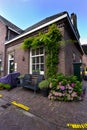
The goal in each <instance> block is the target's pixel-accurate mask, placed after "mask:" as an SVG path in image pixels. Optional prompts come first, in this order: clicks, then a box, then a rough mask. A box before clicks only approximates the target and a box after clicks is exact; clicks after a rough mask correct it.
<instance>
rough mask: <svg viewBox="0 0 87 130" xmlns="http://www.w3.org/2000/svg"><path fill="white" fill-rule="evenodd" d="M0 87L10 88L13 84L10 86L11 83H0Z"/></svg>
mask: <svg viewBox="0 0 87 130" xmlns="http://www.w3.org/2000/svg"><path fill="white" fill-rule="evenodd" d="M0 88H5V89H10V88H11V86H10V84H4V83H0Z"/></svg>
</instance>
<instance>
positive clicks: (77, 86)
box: [48, 74, 82, 101]
mask: <svg viewBox="0 0 87 130" xmlns="http://www.w3.org/2000/svg"><path fill="white" fill-rule="evenodd" d="M50 89H51V91H50V93H49V96H48V98H49V99H51V100H61V101H73V100H78V99H79V98H80V96H81V93H82V84H81V83H80V82H79V81H77V77H76V76H64V75H63V74H57V75H56V77H55V79H53V78H51V79H50Z"/></svg>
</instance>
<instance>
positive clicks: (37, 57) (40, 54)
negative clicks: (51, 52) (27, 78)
mask: <svg viewBox="0 0 87 130" xmlns="http://www.w3.org/2000/svg"><path fill="white" fill-rule="evenodd" d="M35 70H37V71H40V73H41V74H44V48H43V47H40V48H36V49H31V51H30V73H32V72H33V71H35Z"/></svg>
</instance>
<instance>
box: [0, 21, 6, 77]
mask: <svg viewBox="0 0 87 130" xmlns="http://www.w3.org/2000/svg"><path fill="white" fill-rule="evenodd" d="M5 38H6V26H5V25H4V24H3V23H2V22H0V57H1V60H2V69H3V70H4V54H5V53H4V51H5V50H4V49H5V48H4V42H5ZM0 74H1V76H3V72H1V73H0Z"/></svg>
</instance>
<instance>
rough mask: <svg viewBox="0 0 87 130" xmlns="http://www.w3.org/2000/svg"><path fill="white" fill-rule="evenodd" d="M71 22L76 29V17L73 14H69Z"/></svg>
mask: <svg viewBox="0 0 87 130" xmlns="http://www.w3.org/2000/svg"><path fill="white" fill-rule="evenodd" d="M71 21H72V24H73V25H74V27H75V28H76V29H77V16H76V14H74V13H72V14H71Z"/></svg>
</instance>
